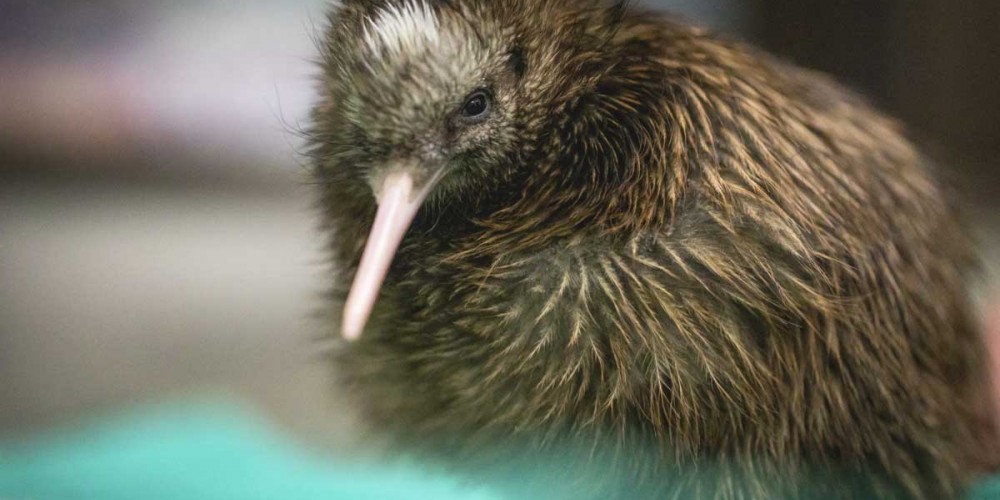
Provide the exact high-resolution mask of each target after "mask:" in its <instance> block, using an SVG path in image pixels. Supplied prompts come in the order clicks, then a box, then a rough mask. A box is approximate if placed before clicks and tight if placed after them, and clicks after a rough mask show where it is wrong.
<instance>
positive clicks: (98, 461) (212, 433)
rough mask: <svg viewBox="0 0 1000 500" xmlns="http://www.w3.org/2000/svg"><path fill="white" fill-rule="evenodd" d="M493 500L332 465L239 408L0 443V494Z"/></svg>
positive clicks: (167, 499)
mask: <svg viewBox="0 0 1000 500" xmlns="http://www.w3.org/2000/svg"><path fill="white" fill-rule="evenodd" d="M432 498H433V499H442V500H449V499H463V500H464V499H474V500H494V499H499V497H498V496H496V495H494V494H491V493H490V492H488V491H483V490H476V489H469V488H465V487H463V486H462V485H460V484H459V483H458V481H456V480H453V479H449V478H445V477H438V476H434V475H432V474H430V473H428V472H424V471H421V470H420V469H419V468H418V467H416V466H413V465H394V466H389V465H375V464H363V463H347V462H338V461H335V460H333V459H330V458H328V457H323V456H318V455H312V454H311V453H310V452H308V451H305V450H302V449H299V448H297V447H296V446H294V445H292V444H290V442H289V441H288V440H286V439H285V438H283V437H282V436H281V435H280V433H278V432H276V431H274V430H273V429H271V428H269V427H268V426H267V425H265V424H263V423H261V422H260V421H259V420H256V419H255V417H254V416H253V415H252V413H250V412H246V411H244V410H242V409H240V408H239V407H238V406H227V405H221V404H219V405H216V404H209V405H194V406H180V407H176V408H160V409H157V410H147V411H146V412H142V413H140V414H134V415H131V416H129V417H124V418H117V419H113V420H111V421H105V422H101V423H97V424H95V425H90V426H85V427H83V428H78V429H74V430H65V431H61V432H57V433H55V434H52V435H49V436H46V437H42V438H38V439H34V440H31V441H30V442H25V443H17V444H13V445H8V446H2V447H0V499H3V500H137V499H143V500H235V499H239V500H256V499H261V500H263V499H268V500H275V499H295V500H313V499H317V500H318V499H322V500H340V499H352V500H353V499H404V500H410V499H412V500H418V499H421V500H422V499H432Z"/></svg>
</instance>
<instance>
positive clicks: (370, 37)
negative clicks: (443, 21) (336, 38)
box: [365, 0, 440, 54]
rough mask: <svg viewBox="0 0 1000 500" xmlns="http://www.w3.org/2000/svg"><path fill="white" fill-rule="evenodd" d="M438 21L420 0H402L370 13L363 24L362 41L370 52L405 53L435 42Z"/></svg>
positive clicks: (432, 11)
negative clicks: (368, 20)
mask: <svg viewBox="0 0 1000 500" xmlns="http://www.w3.org/2000/svg"><path fill="white" fill-rule="evenodd" d="M439 28H440V23H439V21H438V18H437V15H436V14H435V13H434V10H433V9H432V8H431V7H430V6H429V5H427V3H426V2H424V1H422V0H404V1H403V2H400V3H398V4H394V5H389V6H387V7H385V8H383V9H381V10H380V11H379V12H378V13H377V14H376V15H375V16H373V18H372V21H371V23H370V24H369V25H368V26H367V27H366V28H365V43H366V44H367V45H368V48H369V49H370V50H371V51H372V52H376V53H379V52H382V51H387V52H389V53H395V54H399V53H404V52H412V51H418V50H422V49H424V48H427V47H433V46H435V45H437V44H438V40H439Z"/></svg>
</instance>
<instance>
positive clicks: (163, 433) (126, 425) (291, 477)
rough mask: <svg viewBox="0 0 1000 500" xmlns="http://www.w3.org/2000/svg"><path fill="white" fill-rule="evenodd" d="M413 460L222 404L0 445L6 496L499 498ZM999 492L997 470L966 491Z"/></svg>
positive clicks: (96, 499)
mask: <svg viewBox="0 0 1000 500" xmlns="http://www.w3.org/2000/svg"><path fill="white" fill-rule="evenodd" d="M500 498H501V497H500V495H499V494H497V493H496V492H491V491H487V490H484V489H474V488H470V487H468V486H463V485H462V484H460V483H459V482H458V481H457V480H454V479H452V478H448V477H441V476H436V475H434V474H432V473H430V472H427V471H423V470H421V469H420V467H419V466H417V465H415V464H409V465H407V464H399V465H386V464H364V463H351V462H345V461H337V460H334V459H331V458H329V457H323V456H319V455H314V454H312V453H310V452H309V451H306V450H303V449H300V448H298V447H296V446H294V445H292V444H291V443H290V441H289V440H287V439H285V438H284V437H283V436H281V434H280V433H278V432H276V431H275V430H273V429H272V428H270V427H269V426H267V425H264V424H262V423H260V421H259V420H258V419H257V418H255V417H254V416H253V414H252V412H248V411H245V410H244V409H242V408H240V407H238V406H231V405H224V404H207V405H206V404H195V405H179V406H177V407H164V408H158V409H150V410H147V411H145V412H140V413H138V414H133V415H131V416H127V417H119V418H114V419H110V420H106V421H103V422H98V423H96V424H92V425H87V426H83V427H80V428H76V429H70V430H64V431H60V432H55V433H51V434H49V435H47V436H44V437H40V438H35V439H32V440H29V441H27V442H22V443H18V444H10V445H7V446H0V499H3V500H136V499H144V500H147V499H148V500H235V499H239V500H257V499H260V500H264V499H268V500H278V499H289V500H291V499H294V500H314V499H315V500H319V499H322V500H341V499H351V500H366V499H400V500H422V499H440V500H457V499H462V500H500ZM967 498H969V499H970V500H993V499H1000V477H997V478H993V479H991V480H987V481H984V482H983V483H982V484H981V485H980V486H979V487H977V488H975V489H973V490H972V491H970V492H969V494H968V497H967Z"/></svg>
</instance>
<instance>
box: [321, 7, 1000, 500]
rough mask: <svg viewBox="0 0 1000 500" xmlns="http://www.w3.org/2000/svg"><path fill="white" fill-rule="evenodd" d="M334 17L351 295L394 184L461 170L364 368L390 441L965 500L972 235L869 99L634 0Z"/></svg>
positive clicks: (334, 148)
mask: <svg viewBox="0 0 1000 500" xmlns="http://www.w3.org/2000/svg"><path fill="white" fill-rule="evenodd" d="M331 20H332V28H331V30H330V33H329V34H328V38H327V40H326V43H325V45H324V55H325V57H324V62H325V66H324V67H325V70H326V71H325V73H324V77H323V78H324V79H323V85H322V99H321V102H320V104H319V105H318V106H317V108H316V111H315V116H314V117H315V121H316V126H315V128H314V134H313V135H314V157H315V159H316V166H317V168H316V175H317V179H318V180H319V181H320V183H321V185H322V203H321V206H322V208H323V214H324V220H325V221H326V223H327V225H328V227H329V228H330V229H331V230H332V232H333V239H332V242H333V243H332V249H333V255H334V260H335V263H336V264H337V266H338V268H339V269H341V270H342V271H343V272H345V273H346V277H347V278H349V277H350V276H351V274H352V273H354V272H355V271H356V270H357V269H358V263H359V260H360V259H361V255H362V250H363V249H364V247H365V243H366V235H367V234H368V233H369V231H370V230H372V224H373V220H374V219H375V214H376V210H377V209H381V208H382V207H380V202H382V201H384V198H379V199H377V198H376V197H377V195H378V193H379V191H378V183H379V182H382V181H381V179H383V178H384V177H386V175H389V176H390V177H391V175H393V174H392V173H391V172H390V173H389V174H383V173H380V170H379V169H380V168H381V167H380V165H386V164H393V165H412V164H414V163H416V164H426V163H428V162H429V163H434V164H435V165H436V164H438V163H440V164H441V165H446V166H445V167H441V168H442V170H440V172H443V173H441V174H440V176H439V177H441V179H437V178H435V179H436V180H434V181H433V182H430V181H428V182H429V184H428V185H429V186H430V187H429V188H428V191H429V194H428V195H427V198H426V201H423V204H422V208H421V209H420V212H419V213H416V214H415V215H414V216H413V218H412V224H411V225H410V226H409V231H408V232H407V233H406V235H405V237H403V238H402V242H401V243H400V245H399V248H398V251H397V252H396V253H395V258H394V260H393V261H392V267H391V268H389V269H388V272H387V276H386V278H385V283H384V285H383V286H382V287H381V293H380V295H379V296H378V302H377V303H376V304H375V306H374V310H373V312H372V315H371V322H370V325H369V327H368V329H367V330H366V333H365V335H364V336H362V338H361V339H360V340H359V341H358V342H357V343H354V344H352V345H350V346H348V347H346V348H345V351H344V353H343V354H342V355H341V356H340V359H341V364H342V365H343V372H344V374H345V377H346V379H347V380H348V381H349V382H350V383H351V384H353V386H354V387H356V388H357V389H358V393H359V394H361V395H362V396H363V401H364V409H365V411H366V413H367V414H368V415H369V416H370V417H371V418H372V422H373V424H374V425H376V426H377V427H379V428H380V429H383V430H385V431H386V432H387V433H389V434H391V435H393V436H395V437H396V438H398V440H399V441H400V442H401V443H405V444H407V445H409V446H414V447H416V448H418V449H424V450H433V451H435V452H437V453H440V454H443V455H447V456H448V457H450V459H452V460H455V461H456V462H463V461H474V460H476V459H477V458H476V457H481V456H483V455H484V454H489V453H491V450H498V449H501V448H505V447H510V446H508V445H511V443H518V446H520V445H521V444H523V445H524V446H526V447H529V448H532V449H535V450H538V449H544V448H546V447H547V446H550V445H552V444H553V443H559V442H564V441H569V442H572V443H574V444H575V445H576V444H579V443H597V442H600V443H602V446H604V445H607V448H608V449H610V450H613V451H612V452H611V455H614V456H615V457H618V458H620V459H618V458H615V462H616V464H619V465H621V467H622V468H623V469H625V470H626V472H625V474H628V472H627V471H629V470H631V471H633V473H634V475H636V476H641V475H644V476H643V477H644V479H643V480H642V481H643V483H644V484H653V485H654V486H653V487H652V489H651V491H656V492H657V493H658V494H666V493H669V492H671V491H673V490H671V488H672V486H669V485H657V484H656V483H657V482H658V481H660V482H666V480H665V479H663V476H662V475H661V476H659V477H658V476H657V474H659V472H658V471H660V470H666V469H668V468H672V467H678V466H679V467H684V466H685V465H690V464H693V463H701V462H710V463H714V464H724V467H723V469H724V472H723V475H725V476H726V477H729V478H740V480H741V481H745V483H746V484H747V485H749V486H746V489H740V488H739V487H729V486H726V487H722V486H718V484H719V482H718V481H716V482H715V484H716V489H714V490H713V489H712V488H706V489H705V490H704V491H714V493H713V494H718V495H723V496H725V495H727V494H729V496H741V495H742V494H746V495H752V494H754V493H756V494H760V495H765V494H768V492H776V491H779V490H781V491H796V489H797V488H800V487H803V484H800V483H804V482H805V481H804V480H800V479H798V478H797V477H796V474H795V473H793V472H791V471H793V470H807V469H817V470H820V471H823V470H827V469H837V470H844V471H847V472H849V473H851V474H855V475H858V476H861V477H863V478H864V481H865V482H867V483H869V484H870V485H871V486H872V487H873V488H876V490H877V491H879V492H896V493H898V494H904V492H905V494H910V495H916V496H925V497H927V498H939V497H941V496H950V495H954V494H955V493H956V492H957V491H958V490H959V488H960V487H961V486H962V484H963V483H964V482H965V481H966V480H968V478H970V477H971V476H972V474H974V472H975V470H976V469H975V468H976V467H982V466H985V465H986V463H987V462H988V461H989V459H990V456H989V455H990V453H991V446H992V443H993V441H991V440H992V439H993V428H992V426H991V425H990V423H989V415H987V414H986V413H984V412H983V409H984V408H985V407H986V406H987V405H984V404H982V403H983V401H982V400H983V398H985V397H986V394H985V392H984V389H985V384H986V376H985V372H984V369H985V365H984V360H983V353H982V347H981V340H980V338H979V336H978V333H977V332H976V330H975V328H974V326H973V322H972V320H971V318H970V314H969V309H968V305H967V303H966V298H965V293H966V292H965V287H966V275H967V271H968V266H969V264H970V253H969V247H968V242H967V240H966V238H965V235H964V233H963V231H962V228H961V225H960V224H959V223H958V222H957V220H956V218H955V214H954V213H953V211H952V209H951V208H950V207H949V206H948V204H947V203H946V202H945V199H946V196H945V194H944V192H943V190H942V188H941V187H940V186H939V184H938V183H937V182H936V181H935V180H934V177H933V176H934V173H933V168H932V166H931V164H930V162H929V161H928V160H927V159H926V158H925V157H924V156H922V155H921V154H920V153H919V152H918V151H917V150H916V149H915V148H914V147H913V146H912V145H911V143H909V142H908V141H907V140H906V139H905V138H904V137H903V136H902V135H901V133H900V131H899V130H898V127H897V126H896V125H895V124H894V123H893V122H892V121H891V120H889V119H886V118H884V117H883V116H881V115H880V114H878V113H876V112H874V111H873V110H872V109H871V108H870V107H869V106H868V105H867V104H866V103H864V102H863V101H862V100H861V99H858V98H856V97H855V96H853V95H852V94H850V93H849V92H847V91H845V90H843V89H841V88H840V87H839V86H837V85H836V84H834V83H832V82H831V81H829V80H828V79H827V78H825V77H824V76H821V75H818V74H814V73H811V72H808V71H805V70H802V69H798V68H795V67H792V66H790V65H787V64H784V63H782V62H780V61H776V60H774V59H772V58H770V57H768V56H766V55H764V54H761V53H759V52H757V51H755V50H753V49H751V48H748V47H746V46H744V45H741V44H738V43H731V42H725V41H720V40H719V39H717V38H715V37H713V36H711V35H709V34H707V33H706V32H704V31H702V30H699V29H696V28H691V27H688V26H685V25H682V24H677V23H674V22H672V21H669V20H667V19H665V18H663V17H661V16H659V15H656V14H651V13H649V12H636V11H632V10H631V9H625V8H623V7H622V6H621V5H620V4H615V5H608V6H605V5H604V4H602V3H600V2H592V3H591V2H574V1H570V0H539V1H528V0H509V1H492V2H491V1H486V0H479V1H474V0H465V1H463V0H456V1H443V0H442V1H437V2H433V1H429V2H428V3H423V2H417V1H413V2H410V1H378V0H370V1H363V0H355V1H351V0H348V1H347V2H346V5H344V6H343V7H340V8H338V9H337V10H336V12H335V13H334V14H333V16H332V17H331ZM476 89H483V90H479V91H477V90H476ZM472 91H476V92H480V93H485V95H487V96H488V99H489V101H488V105H489V107H488V109H489V110H490V112H489V113H488V114H487V116H488V117H487V118H483V119H482V120H480V119H479V117H481V114H474V113H475V112H477V111H480V109H481V108H482V106H480V104H482V103H481V102H480V101H478V100H477V99H479V97H476V95H477V94H475V93H473V94H471V95H472V97H470V98H469V100H468V101H466V104H465V107H464V108H462V107H461V106H462V105H463V101H462V97H463V96H464V95H466V94H468V93H469V92H472ZM443 103H447V106H445V105H444V104H443ZM469 103H472V104H471V107H470V104H469ZM452 105H454V106H455V107H458V108H460V109H462V111H461V113H460V114H459V115H454V114H452V111H451V106H452ZM470 109H471V111H470ZM455 116H459V117H460V118H455ZM470 116H471V117H473V118H475V119H474V120H467V118H469V117H470ZM438 120H440V121H441V122H442V123H443V125H441V126H440V127H436V125H435V124H436V123H437V121H438ZM462 120H466V121H462ZM435 162H436V163H435ZM400 168H403V169H404V170H405V169H411V170H412V169H414V168H422V167H405V168H404V167H400ZM405 171H406V172H410V170H405ZM436 172H437V171H436ZM414 175H416V174H414ZM420 175H425V174H420ZM420 175H417V178H418V180H419V178H420ZM373 179H374V180H373ZM442 179H443V180H442ZM385 182H386V185H387V186H388V185H389V181H385ZM386 189H388V188H386ZM373 190H374V191H375V193H374V194H373ZM418 200H423V198H419V199H418ZM418 203H419V201H418ZM382 205H383V206H384V205H385V203H382ZM403 227H404V228H405V226H403ZM366 265H367V264H362V268H363V270H364V269H366V268H365V266H366ZM386 265H387V264H386ZM338 290H339V291H338V292H337V293H336V294H335V295H336V296H337V297H338V299H337V304H338V307H339V305H340V304H342V300H343V298H344V295H345V294H346V291H347V290H346V288H343V287H340V288H338ZM348 307H349V308H350V307H351V305H350V304H349V306H348ZM345 324H346V323H345ZM361 324H363V323H361ZM635 443H642V444H635ZM638 448H642V449H643V451H641V452H640V451H638ZM822 474H823V473H822V472H820V475H822ZM677 484H680V483H677ZM896 488H898V489H896ZM741 491H742V493H740V492H741ZM832 491H833V496H839V495H838V494H837V491H836V490H835V489H834V490H832ZM846 495H847V494H846V493H845V494H844V496H846Z"/></svg>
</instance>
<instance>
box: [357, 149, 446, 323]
mask: <svg viewBox="0 0 1000 500" xmlns="http://www.w3.org/2000/svg"><path fill="white" fill-rule="evenodd" d="M444 172H445V169H443V168H441V169H438V170H437V171H435V172H434V173H433V174H431V175H430V176H427V175H420V174H423V173H424V172H423V171H418V170H416V169H413V168H398V169H395V170H392V171H390V172H389V174H388V175H386V177H385V179H384V180H383V181H382V182H381V185H380V186H377V187H376V192H375V196H376V200H377V201H378V212H377V214H376V215H375V224H374V225H373V226H372V230H371V233H369V235H368V243H367V245H366V246H365V251H364V254H363V255H362V257H361V264H360V265H359V266H358V272H357V274H356V275H355V277H354V284H353V285H351V291H350V293H349V294H348V296H347V303H346V304H345V305H344V319H343V326H342V332H343V335H344V338H346V339H347V340H351V341H353V340H357V339H359V338H360V337H361V334H362V332H363V331H364V328H365V324H366V323H367V322H368V318H369V316H371V312H372V309H373V308H374V307H375V301H376V300H377V299H378V292H379V289H380V288H381V287H382V282H383V281H385V277H386V275H387V274H388V272H389V266H390V265H391V264H392V259H393V257H394V256H395V254H396V250H397V249H398V248H399V244H400V243H401V242H402V241H403V236H404V235H405V234H406V231H407V229H408V228H409V227H410V224H411V223H412V222H413V219H414V217H416V215H417V212H418V211H419V210H420V205H421V204H422V203H423V201H424V200H425V199H426V198H427V195H429V194H430V192H431V190H433V189H434V186H435V185H437V183H438V182H440V181H441V178H442V177H444Z"/></svg>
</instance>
